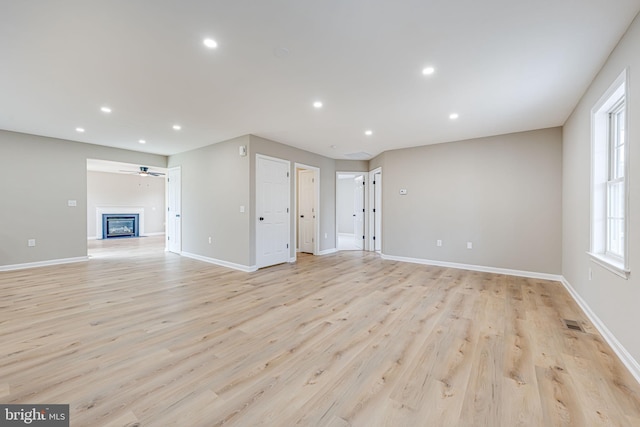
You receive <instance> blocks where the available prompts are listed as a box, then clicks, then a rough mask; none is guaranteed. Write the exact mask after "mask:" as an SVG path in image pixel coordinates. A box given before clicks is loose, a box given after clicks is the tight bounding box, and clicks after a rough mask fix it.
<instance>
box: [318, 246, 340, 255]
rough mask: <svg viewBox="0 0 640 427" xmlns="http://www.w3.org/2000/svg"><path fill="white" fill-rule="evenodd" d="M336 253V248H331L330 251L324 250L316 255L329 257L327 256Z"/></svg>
mask: <svg viewBox="0 0 640 427" xmlns="http://www.w3.org/2000/svg"><path fill="white" fill-rule="evenodd" d="M336 252H338V250H337V249H336V248H331V249H325V250H324V251H320V252H318V255H329V254H334V253H336Z"/></svg>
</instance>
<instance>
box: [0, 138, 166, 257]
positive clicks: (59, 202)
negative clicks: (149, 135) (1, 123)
mask: <svg viewBox="0 0 640 427" xmlns="http://www.w3.org/2000/svg"><path fill="white" fill-rule="evenodd" d="M87 158H92V159H102V160H111V161H117V162H128V163H140V164H147V165H149V166H159V167H166V157H164V156H157V155H152V154H145V153H139V152H135V151H127V150H121V149H116V148H109V147H103V146H99V145H91V144H82V143H79V142H72V141H65V140H61V139H54V138H45V137H40V136H35V135H27V134H21V133H15V132H8V131H0V161H1V162H2V167H0V200H2V209H0V266H6V265H14V264H24V263H33V262H42V261H51V260H57V259H66V258H76V257H84V256H86V255H87ZM68 200H76V203H77V206H76V207H69V206H67V201H68ZM28 239H36V246H35V247H28V246H27V240H28Z"/></svg>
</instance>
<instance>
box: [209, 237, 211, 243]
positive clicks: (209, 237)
mask: <svg viewBox="0 0 640 427" xmlns="http://www.w3.org/2000/svg"><path fill="white" fill-rule="evenodd" d="M209 244H211V236H209Z"/></svg>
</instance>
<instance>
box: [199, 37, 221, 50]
mask: <svg viewBox="0 0 640 427" xmlns="http://www.w3.org/2000/svg"><path fill="white" fill-rule="evenodd" d="M202 43H204V45H205V46H206V47H208V48H209V49H215V48H217V47H218V43H216V41H215V40H214V39H204V40H203V41H202Z"/></svg>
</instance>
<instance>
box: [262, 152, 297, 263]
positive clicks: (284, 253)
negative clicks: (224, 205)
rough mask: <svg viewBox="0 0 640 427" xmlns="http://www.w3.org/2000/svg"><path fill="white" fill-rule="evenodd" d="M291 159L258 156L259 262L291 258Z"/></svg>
mask: <svg viewBox="0 0 640 427" xmlns="http://www.w3.org/2000/svg"><path fill="white" fill-rule="evenodd" d="M289 168H290V166H289V162H288V161H286V160H281V159H275V158H272V157H266V156H260V155H257V156H256V265H257V266H258V268H261V267H267V266H270V265H275V264H281V263H283V262H287V261H289V224H290V218H289V215H290V214H289V199H290V197H289V195H290V193H289V192H290V179H289Z"/></svg>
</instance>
